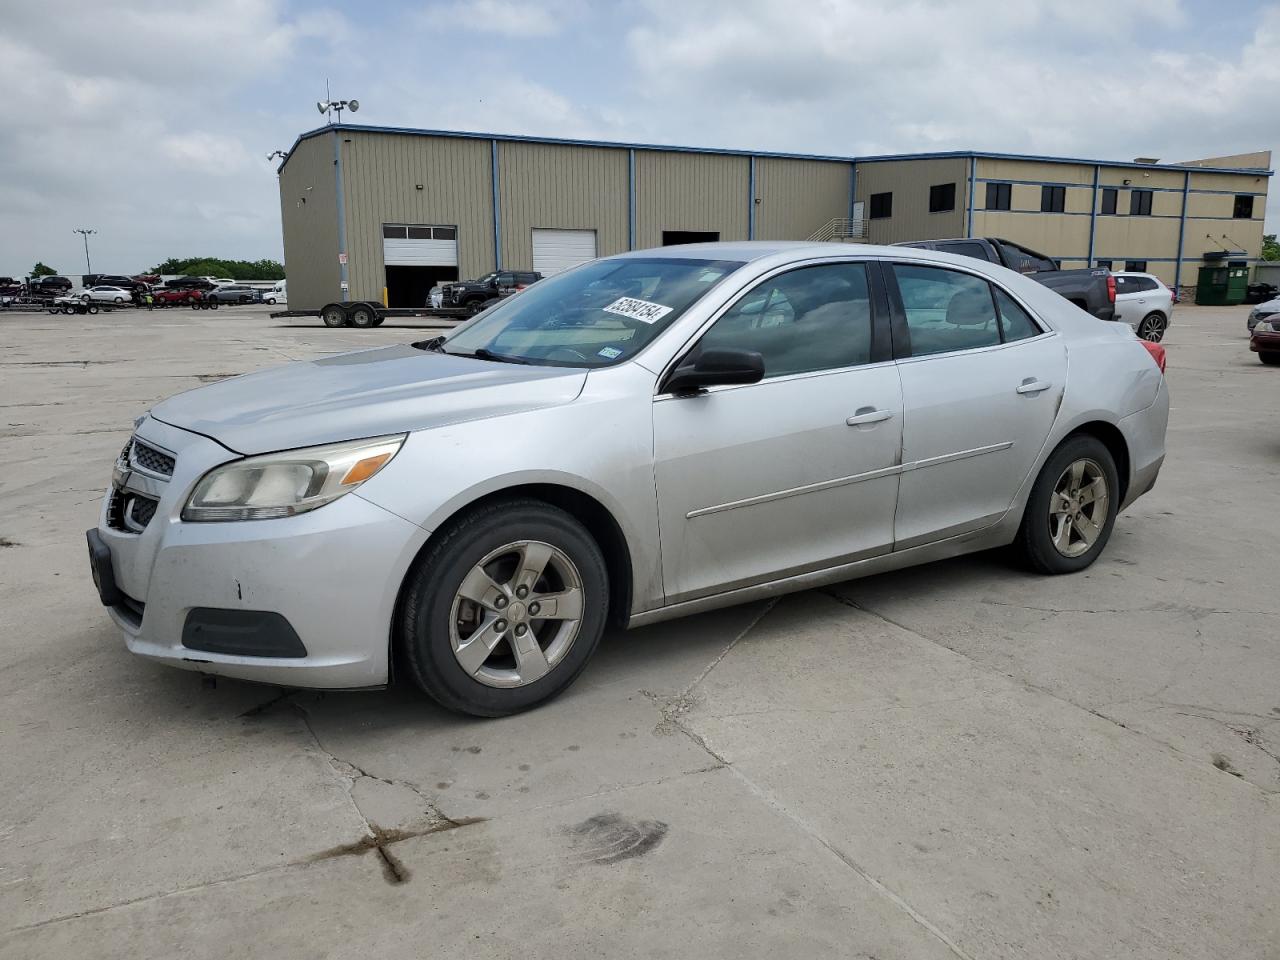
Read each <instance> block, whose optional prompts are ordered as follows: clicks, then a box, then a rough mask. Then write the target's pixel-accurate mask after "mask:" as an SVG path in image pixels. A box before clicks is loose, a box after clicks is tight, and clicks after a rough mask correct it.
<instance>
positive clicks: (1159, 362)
mask: <svg viewBox="0 0 1280 960" xmlns="http://www.w3.org/2000/svg"><path fill="white" fill-rule="evenodd" d="M1141 343H1142V345H1143V346H1144V347H1146V348H1147V353H1149V354H1151V359H1152V360H1154V361H1155V362H1156V366H1157V367H1159V368H1160V372H1161V373H1164V364H1165V353H1164V347H1162V346H1160V344H1158V343H1152V342H1151V341H1150V340H1143V341H1141Z"/></svg>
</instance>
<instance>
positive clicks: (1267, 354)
mask: <svg viewBox="0 0 1280 960" xmlns="http://www.w3.org/2000/svg"><path fill="white" fill-rule="evenodd" d="M1258 359H1259V360H1261V361H1262V362H1263V363H1265V364H1266V365H1267V366H1268V367H1280V353H1276V352H1275V351H1273V350H1264V351H1262V352H1260V353H1259V354H1258Z"/></svg>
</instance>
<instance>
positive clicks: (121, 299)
mask: <svg viewBox="0 0 1280 960" xmlns="http://www.w3.org/2000/svg"><path fill="white" fill-rule="evenodd" d="M116 303H124V297H116Z"/></svg>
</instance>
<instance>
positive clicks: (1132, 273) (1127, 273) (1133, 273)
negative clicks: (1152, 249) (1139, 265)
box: [1112, 270, 1164, 283]
mask: <svg viewBox="0 0 1280 960" xmlns="http://www.w3.org/2000/svg"><path fill="white" fill-rule="evenodd" d="M1112 273H1114V274H1115V275H1116V276H1117V277H1145V278H1146V279H1148V280H1154V281H1156V282H1157V283H1163V282H1164V281H1163V280H1161V279H1160V278H1159V277H1157V276H1156V275H1155V274H1154V273H1143V272H1142V271H1141V270H1113V271H1112Z"/></svg>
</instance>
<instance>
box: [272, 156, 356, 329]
mask: <svg viewBox="0 0 1280 960" xmlns="http://www.w3.org/2000/svg"><path fill="white" fill-rule="evenodd" d="M280 226H281V230H282V232H283V233H284V269H285V276H286V277H287V278H288V280H289V308H290V309H291V310H315V309H317V308H319V307H322V306H324V305H325V304H326V303H331V302H332V301H334V300H339V299H341V296H342V295H341V291H340V290H339V289H338V194H337V185H336V183H335V181H334V171H333V138H332V137H331V136H320V137H312V138H311V139H310V140H304V141H302V143H300V144H298V147H297V149H296V150H294V151H293V154H292V155H291V156H290V157H289V162H288V163H286V164H285V166H284V169H283V170H282V171H280Z"/></svg>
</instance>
